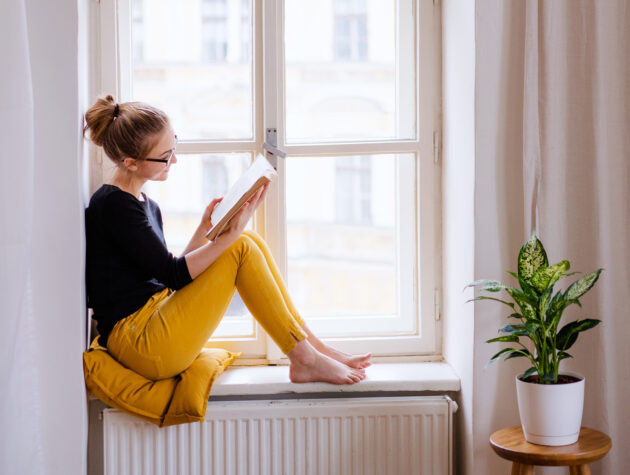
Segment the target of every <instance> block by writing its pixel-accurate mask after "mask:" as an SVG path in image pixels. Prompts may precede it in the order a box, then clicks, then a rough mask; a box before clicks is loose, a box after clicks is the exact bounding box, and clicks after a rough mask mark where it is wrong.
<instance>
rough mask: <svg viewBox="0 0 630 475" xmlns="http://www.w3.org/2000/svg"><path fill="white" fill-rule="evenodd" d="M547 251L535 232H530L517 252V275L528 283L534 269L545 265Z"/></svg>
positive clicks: (547, 262)
mask: <svg viewBox="0 0 630 475" xmlns="http://www.w3.org/2000/svg"><path fill="white" fill-rule="evenodd" d="M548 265H549V261H548V260H547V253H546V252H545V248H544V247H543V244H542V242H540V240H539V239H538V238H537V237H536V232H535V231H534V232H533V233H532V236H531V237H530V238H529V240H528V241H527V242H526V243H525V244H523V247H521V250H520V252H519V253H518V275H519V277H520V278H521V279H523V280H524V281H526V282H528V283H529V280H530V279H531V278H532V277H533V276H534V274H535V273H536V271H537V270H538V269H540V268H541V267H547V266H548Z"/></svg>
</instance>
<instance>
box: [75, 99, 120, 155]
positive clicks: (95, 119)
mask: <svg viewBox="0 0 630 475" xmlns="http://www.w3.org/2000/svg"><path fill="white" fill-rule="evenodd" d="M116 105H117V104H116V100H115V99H114V97H113V96H112V95H111V94H108V95H107V96H105V97H99V98H98V99H97V100H96V102H95V103H94V105H93V106H92V107H90V108H89V109H88V111H87V112H86V113H85V127H84V128H83V133H84V134H85V132H86V131H89V133H90V140H91V141H92V143H94V144H95V145H98V146H101V147H102V146H103V143H104V142H105V135H106V132H107V129H108V127H109V126H110V125H111V123H112V122H113V121H114V110H115V108H116Z"/></svg>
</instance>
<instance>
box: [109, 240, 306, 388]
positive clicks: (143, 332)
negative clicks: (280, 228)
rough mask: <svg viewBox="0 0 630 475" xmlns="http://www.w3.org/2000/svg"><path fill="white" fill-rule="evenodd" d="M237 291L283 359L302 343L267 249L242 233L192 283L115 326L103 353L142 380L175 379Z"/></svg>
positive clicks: (297, 318)
mask: <svg viewBox="0 0 630 475" xmlns="http://www.w3.org/2000/svg"><path fill="white" fill-rule="evenodd" d="M236 289H238V292H239V293H240V295H241V297H242V299H243V301H244V302H245V305H247V308H248V309H249V311H250V312H251V313H252V315H253V316H254V318H256V320H258V322H260V324H261V325H262V327H263V328H264V329H265V331H266V332H267V333H268V334H269V335H270V336H271V337H272V338H273V340H274V341H275V342H276V344H277V345H278V346H279V347H280V349H281V350H282V351H283V352H284V353H285V354H286V353H289V352H290V351H291V350H292V349H293V348H295V346H296V345H297V343H298V341H302V340H304V339H305V338H306V337H307V335H306V333H305V332H304V330H303V329H302V325H304V321H303V320H302V319H301V317H300V316H299V314H298V312H297V310H296V309H295V307H294V305H293V303H292V302H291V299H290V298H289V294H288V292H287V289H286V286H285V284H284V282H283V280H282V277H281V276H280V272H279V271H278V268H277V266H276V263H275V261H274V259H273V256H272V255H271V252H270V251H269V248H268V246H267V244H266V243H265V242H264V240H263V239H262V238H261V237H260V236H259V235H258V234H257V233H255V232H253V231H245V232H243V234H241V236H240V237H239V238H238V239H237V240H236V241H235V242H234V243H233V244H232V245H231V246H230V247H229V248H228V249H227V250H226V251H225V252H224V253H223V254H221V256H219V258H218V259H217V260H216V261H214V262H213V263H212V265H211V266H210V267H208V268H207V269H206V270H205V271H204V272H203V273H202V274H200V275H199V276H198V277H197V278H196V279H195V280H193V281H192V282H191V283H189V284H188V285H186V286H185V287H183V288H182V289H180V290H178V291H177V292H174V291H172V290H171V289H164V290H163V291H161V292H158V293H156V294H154V295H153V296H152V297H151V298H150V299H149V301H148V302H147V303H146V304H145V305H144V306H143V307H142V308H141V309H140V310H138V311H137V312H135V313H133V314H131V315H129V316H128V317H126V318H124V319H122V320H120V321H119V322H118V323H116V325H115V326H114V328H113V329H112V331H111V333H110V335H109V338H108V341H107V349H108V351H109V352H110V353H111V354H112V355H113V356H114V358H116V359H117V360H118V361H119V362H121V363H122V364H123V365H125V366H126V367H128V368H130V369H132V370H133V371H135V372H136V373H138V374H141V375H142V376H144V377H146V378H149V379H152V380H159V379H164V378H170V377H172V376H175V375H177V374H179V373H181V372H182V371H184V370H185V369H186V368H188V366H190V364H191V363H192V362H193V360H194V359H195V358H196V357H197V355H198V354H199V353H200V352H201V350H202V348H203V347H204V345H205V344H206V342H207V340H208V339H209V338H210V336H211V335H212V333H213V332H214V330H215V329H216V327H217V326H218V325H219V322H220V320H221V318H222V317H223V315H224V314H225V311H226V310H227V308H228V305H229V304H230V301H231V299H232V296H233V295H234V292H235V290H236Z"/></svg>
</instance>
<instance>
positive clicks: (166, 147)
mask: <svg viewBox="0 0 630 475" xmlns="http://www.w3.org/2000/svg"><path fill="white" fill-rule="evenodd" d="M176 144H177V136H176V135H174V134H173V130H172V129H171V128H170V127H167V128H166V129H164V131H163V132H162V133H160V134H159V139H158V141H157V142H156V144H155V145H154V146H153V148H152V149H151V150H150V151H149V153H148V154H147V158H145V159H144V160H139V161H137V164H138V173H139V174H140V175H141V176H142V177H143V178H146V179H147V180H153V181H164V180H166V179H167V178H168V172H169V170H170V168H171V166H172V165H173V163H177V156H176V155H175V146H176ZM169 158H170V160H169ZM158 160H162V161H158Z"/></svg>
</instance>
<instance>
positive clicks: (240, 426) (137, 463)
mask: <svg viewBox="0 0 630 475" xmlns="http://www.w3.org/2000/svg"><path fill="white" fill-rule="evenodd" d="M455 407H456V405H455V403H454V402H453V401H451V400H450V399H449V398H448V397H441V396H435V397H433V396H431V397H429V396H426V397H425V396H422V397H388V398H369V397H365V398H336V399H308V400H305V399H298V400H295V399H294V400H264V401H229V402H210V403H209V404H208V410H207V413H206V420H205V422H200V423H193V424H184V425H180V426H173V427H167V428H163V429H160V428H158V427H156V426H154V425H152V424H149V423H147V422H144V421H142V420H139V419H137V418H135V417H132V416H129V415H127V414H124V413H121V412H120V411H117V410H115V409H106V410H105V411H104V413H103V430H104V434H103V435H104V447H103V450H104V454H103V455H104V473H105V474H107V475H127V474H129V475H132V474H133V475H136V474H142V475H162V474H163V475H171V474H172V475H189V474H190V475H196V474H208V475H222V474H225V475H240V474H243V475H244V474H247V475H249V474H256V475H258V474H261V475H263V474H265V475H278V474H286V475H293V474H296V475H302V474H304V475H327V474H338V475H351V474H352V475H370V474H374V475H388V474H392V475H394V474H395V475H406V474H426V475H442V474H444V475H450V474H451V470H452V469H451V465H452V441H453V434H452V430H453V429H452V427H453V425H452V413H453V412H454V410H455Z"/></svg>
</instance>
